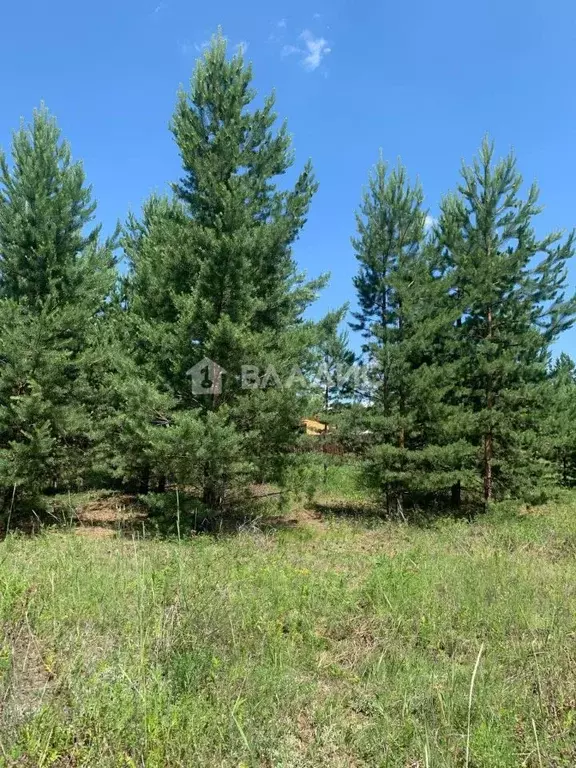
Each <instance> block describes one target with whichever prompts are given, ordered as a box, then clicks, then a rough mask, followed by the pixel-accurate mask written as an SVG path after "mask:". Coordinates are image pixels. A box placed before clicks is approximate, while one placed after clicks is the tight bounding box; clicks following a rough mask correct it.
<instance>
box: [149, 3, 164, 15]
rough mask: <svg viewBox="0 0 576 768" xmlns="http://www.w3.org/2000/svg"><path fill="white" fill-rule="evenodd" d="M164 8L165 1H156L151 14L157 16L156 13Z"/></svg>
mask: <svg viewBox="0 0 576 768" xmlns="http://www.w3.org/2000/svg"><path fill="white" fill-rule="evenodd" d="M165 8H168V3H165V2H160V3H158V5H157V6H156V8H154V10H153V11H152V15H153V16H157V15H158V14H159V13H160V12H161V11H163V10H164V9H165Z"/></svg>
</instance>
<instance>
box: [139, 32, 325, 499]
mask: <svg viewBox="0 0 576 768" xmlns="http://www.w3.org/2000/svg"><path fill="white" fill-rule="evenodd" d="M251 80H252V70H251V67H250V66H249V65H246V64H245V63H244V61H243V58H242V54H241V53H238V54H236V55H234V56H233V57H232V58H231V59H229V58H228V57H227V54H226V42H225V39H224V38H223V37H222V35H221V34H220V33H219V34H218V35H216V36H215V38H214V39H213V41H212V45H211V47H210V48H209V49H208V50H207V51H206V53H205V55H204V57H203V58H202V60H201V61H199V62H198V64H197V66H196V69H195V72H194V75H193V78H192V82H191V86H190V89H189V91H182V92H181V93H180V95H179V98H178V103H177V107H176V111H175V114H174V118H173V123H172V130H173V133H174V137H175V139H176V143H177V145H178V148H179V150H180V155H181V158H182V166H183V175H182V178H181V179H180V181H179V182H178V183H177V184H174V185H173V192H174V197H173V198H172V199H165V200H164V199H160V200H152V201H151V202H150V203H148V205H147V206H146V207H145V211H144V217H143V219H142V221H141V222H138V221H135V220H132V221H131V222H130V226H129V228H128V230H127V234H126V239H125V250H126V253H127V256H128V261H129V265H130V272H129V278H128V283H127V287H126V295H127V306H128V314H129V316H130V320H129V322H130V323H131V324H132V327H133V328H134V333H133V353H134V355H135V357H136V360H137V361H138V364H139V365H141V366H142V370H143V371H146V372H147V374H146V375H149V376H150V377H152V379H151V380H154V382H155V383H156V384H157V385H158V386H159V387H160V388H161V389H164V391H166V392H167V393H169V394H170V395H171V396H172V397H173V398H174V399H175V401H176V403H177V406H176V410H175V413H174V416H173V426H174V427H175V430H174V433H173V434H174V435H176V426H177V424H178V423H182V424H184V426H183V427H182V428H183V429H185V430H186V429H189V425H190V420H191V419H196V420H200V422H201V423H200V424H199V425H198V427H197V428H198V429H199V430H200V432H202V429H204V427H203V426H202V425H203V424H204V426H206V428H207V424H208V422H207V419H208V418H210V419H211V420H212V421H211V422H210V424H212V425H213V424H214V423H215V421H214V420H215V419H217V418H220V417H217V416H208V413H209V412H210V411H213V412H217V411H219V410H220V409H222V408H224V409H225V411H223V414H225V415H223V416H222V419H223V421H222V425H224V426H225V429H226V430H227V432H226V434H227V435H228V437H229V438H230V440H228V441H227V444H228V446H229V447H232V446H236V448H237V450H238V451H240V450H241V451H243V452H246V451H247V450H248V449H250V451H251V454H250V456H249V457H248V459H249V461H248V463H249V464H250V465H251V466H252V467H253V468H254V476H257V477H260V478H261V477H262V476H263V475H266V474H267V473H269V472H274V473H276V474H277V475H278V473H280V474H281V466H282V465H283V464H284V463H285V462H286V461H287V460H289V458H290V455H291V453H290V447H291V446H292V445H293V444H294V440H295V435H297V433H298V422H299V418H300V414H301V413H302V411H303V409H305V407H306V406H305V398H303V397H302V392H301V390H299V389H298V388H292V389H279V388H276V389H275V390H274V391H272V388H271V389H270V391H268V392H267V393H265V392H263V391H262V390H259V389H250V388H246V387H244V386H243V384H245V380H244V377H243V373H242V367H243V366H248V365H252V366H253V367H254V369H255V370H256V371H257V374H258V375H259V376H260V377H262V375H263V374H264V373H265V372H266V371H267V370H270V369H271V368H273V369H274V370H275V371H277V374H278V377H279V378H280V379H282V380H285V378H286V377H287V376H288V375H289V374H290V372H291V371H292V369H294V368H295V367H299V366H304V365H305V364H306V363H307V361H308V359H309V357H310V355H311V354H312V352H311V347H312V344H313V339H314V329H313V327H312V325H313V324H312V323H310V322H304V321H303V319H302V314H303V312H304V310H305V309H306V307H307V306H308V305H309V304H310V302H311V301H312V300H313V299H314V297H315V295H316V293H317V290H318V289H319V288H320V287H321V285H322V284H323V283H324V282H325V279H320V280H318V281H313V282H306V281H305V280H304V277H303V276H302V275H300V274H299V273H298V270H297V268H296V264H295V261H294V258H293V255H292V245H293V243H294V241H295V240H296V239H297V237H298V234H299V232H300V230H301V228H302V226H303V225H304V223H305V220H306V216H307V212H308V208H309V204H310V201H311V198H312V195H313V194H314V192H315V190H316V182H315V181H314V178H313V174H312V170H311V167H310V165H309V164H308V165H306V166H305V168H304V170H303V171H302V173H301V174H300V175H299V176H298V178H297V180H296V183H295V185H294V187H293V188H292V189H291V190H287V191H285V190H281V189H279V188H278V186H277V179H278V177H279V176H281V175H282V174H284V173H286V172H287V171H288V170H289V168H290V167H291V165H292V162H293V158H292V152H291V150H290V138H289V136H288V133H287V130H286V126H285V125H282V126H281V127H280V128H279V129H278V130H276V131H275V130H274V126H275V122H276V114H275V112H274V99H273V97H268V98H266V99H265V100H264V103H263V106H262V107H261V108H254V107H252V104H251V103H252V101H253V99H254V97H255V92H254V91H253V89H252V87H251ZM203 358H209V359H211V360H213V361H215V362H216V363H218V364H219V365H220V366H221V367H222V368H224V369H225V371H226V374H225V376H224V378H223V389H222V392H221V393H219V394H217V395H214V396H211V397H207V396H205V395H200V396H198V395H197V394H194V393H193V392H192V391H191V387H190V380H189V378H188V375H187V374H188V372H189V371H190V370H191V369H192V368H193V366H194V365H196V364H197V363H198V362H200V361H201V360H202V359H203ZM282 420H284V421H282ZM223 428H224V427H223ZM233 430H238V431H239V433H242V434H244V433H246V434H248V435H250V436H252V437H250V438H249V439H246V440H245V439H242V440H240V439H238V440H234V439H232V438H233V436H232V432H233ZM166 434H167V436H168V437H169V435H170V434H172V432H171V431H170V430H169V431H168V432H167V433H166ZM210 434H212V435H216V436H218V435H220V434H223V432H222V431H219V430H218V429H217V430H213V431H212V432H211V433H210ZM225 454H226V456H228V459H227V461H229V463H230V462H231V465H233V466H235V467H240V466H241V465H242V467H244V465H245V463H243V462H239V461H238V462H237V461H236V459H234V460H232V458H231V454H230V451H229V450H228V451H223V452H222V456H224V455H225ZM190 461H191V465H190V472H191V475H192V474H194V477H195V479H197V474H195V473H196V470H195V469H194V468H193V467H192V459H191V460H190ZM178 475H179V477H182V464H181V462H180V463H179V467H178ZM217 475H218V471H217V470H216V469H215V465H214V463H213V462H211V463H209V464H208V465H207V469H206V472H204V473H203V474H202V476H203V478H204V480H203V482H202V484H201V485H202V488H203V496H204V499H205V501H206V502H207V503H209V504H214V503H217V501H218V500H219V499H221V498H222V492H221V490H222V489H221V487H220V483H219V482H216V480H215V478H216V476H217ZM224 475H226V476H228V475H227V473H226V472H225V473H224ZM239 475H242V477H244V476H245V473H244V470H243V469H242V472H240V471H239Z"/></svg>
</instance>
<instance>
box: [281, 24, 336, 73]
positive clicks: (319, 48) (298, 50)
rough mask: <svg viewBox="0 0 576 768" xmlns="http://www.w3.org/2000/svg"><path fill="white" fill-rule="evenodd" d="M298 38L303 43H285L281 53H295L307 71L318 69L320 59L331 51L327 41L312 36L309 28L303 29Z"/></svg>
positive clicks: (290, 54)
mask: <svg viewBox="0 0 576 768" xmlns="http://www.w3.org/2000/svg"><path fill="white" fill-rule="evenodd" d="M300 40H302V41H303V43H304V45H303V46H302V45H292V44H286V45H283V46H282V50H281V55H282V57H285V56H292V55H293V54H297V55H298V56H299V57H300V61H301V63H302V66H303V67H304V69H306V70H307V71H308V72H313V71H314V70H315V69H318V67H319V66H320V64H321V63H322V60H323V59H324V57H325V56H327V55H328V54H329V53H330V52H331V48H330V46H329V45H328V41H327V40H325V39H324V38H323V37H314V35H313V34H312V32H310V30H309V29H305V30H304V31H303V32H302V34H301V35H300Z"/></svg>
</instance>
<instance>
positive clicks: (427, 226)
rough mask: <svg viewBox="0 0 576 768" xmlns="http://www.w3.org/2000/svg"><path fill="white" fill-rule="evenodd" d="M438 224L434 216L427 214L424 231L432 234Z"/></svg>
mask: <svg viewBox="0 0 576 768" xmlns="http://www.w3.org/2000/svg"><path fill="white" fill-rule="evenodd" d="M435 224H436V219H435V218H434V216H430V214H429V213H428V214H426V219H425V220H424V230H425V231H426V232H430V230H431V229H432V227H433V226H434V225H435Z"/></svg>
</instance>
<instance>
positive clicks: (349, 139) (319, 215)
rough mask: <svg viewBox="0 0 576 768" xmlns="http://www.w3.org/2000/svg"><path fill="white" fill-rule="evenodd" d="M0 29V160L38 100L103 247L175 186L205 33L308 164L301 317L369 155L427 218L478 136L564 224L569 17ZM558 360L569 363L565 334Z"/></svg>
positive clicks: (356, 12) (363, 1) (340, 238)
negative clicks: (175, 135) (56, 128)
mask: <svg viewBox="0 0 576 768" xmlns="http://www.w3.org/2000/svg"><path fill="white" fill-rule="evenodd" d="M1 20H2V30H3V35H2V47H1V48H0V97H1V98H0V145H1V146H3V147H4V148H7V147H8V144H9V140H10V133H11V131H12V129H13V128H15V127H17V125H18V122H19V119H20V117H22V116H23V117H25V118H28V117H29V116H30V114H31V112H32V109H33V107H34V106H36V105H38V104H39V103H40V101H41V100H44V101H45V102H46V104H47V106H48V107H49V109H50V110H51V111H52V112H53V113H54V114H56V116H57V117H58V120H59V123H60V126H61V127H62V129H63V132H64V134H65V136H66V137H67V138H68V139H69V140H70V141H71V143H72V148H73V152H74V155H75V156H76V157H80V158H83V160H84V163H85V168H86V172H87V176H88V179H89V180H90V182H91V183H92V184H93V186H94V191H95V195H96V197H97V200H98V203H99V208H98V216H99V218H100V220H102V221H103V223H104V226H105V229H106V230H110V229H111V228H112V227H113V226H114V223H115V221H116V219H118V218H120V219H124V218H125V215H126V213H127V212H128V211H129V210H134V211H137V210H138V209H139V207H140V205H141V203H142V201H143V199H145V198H146V197H147V196H148V195H149V193H150V192H152V191H154V190H165V189H166V185H167V182H169V181H171V180H174V179H176V178H177V176H178V173H179V163H178V155H177V151H176V147H175V145H174V143H173V140H172V137H171V134H170V133H169V131H168V128H167V126H168V122H169V119H170V116H171V113H172V110H173V107H174V103H175V96H176V91H177V88H178V85H179V84H180V83H186V82H187V81H188V79H189V76H190V73H191V71H192V67H193V65H194V61H195V59H196V58H197V56H198V55H199V52H200V51H201V50H202V46H203V44H204V43H205V41H207V40H208V39H209V38H210V36H211V34H212V33H213V32H214V30H215V29H216V27H217V26H218V25H219V24H220V25H222V27H223V30H224V33H225V35H226V36H227V37H228V39H229V41H230V44H231V45H232V46H236V45H243V46H244V47H245V48H246V56H247V58H248V59H250V60H251V61H252V62H253V64H254V68H255V86H256V88H257V89H258V90H259V92H260V94H263V93H267V92H269V91H270V90H271V89H272V88H273V87H274V88H275V89H276V93H277V108H278V112H279V115H280V116H281V117H286V118H287V119H288V126H289V129H290V131H291V133H292V134H293V136H294V146H295V150H296V158H297V166H298V167H300V166H301V165H302V164H303V163H304V161H305V160H306V159H307V158H308V157H310V158H312V160H313V163H314V166H315V169H316V173H317V176H318V179H319V181H320V191H319V192H318V195H317V197H316V199H315V200H314V203H313V206H312V210H311V213H310V218H309V222H308V225H307V227H306V229H305V231H304V233H303V236H302V238H301V240H300V241H299V243H298V245H297V248H296V255H297V258H298V261H299V263H300V264H301V265H302V267H303V268H305V269H306V270H307V271H308V272H309V274H310V275H316V274H318V273H320V272H323V271H326V270H329V271H330V272H331V273H332V281H331V284H330V287H329V288H328V289H327V290H326V291H325V293H324V295H323V297H322V300H321V301H320V302H319V305H318V308H317V310H318V313H320V312H322V311H323V310H325V309H327V308H328V307H334V306H337V305H339V304H340V303H342V302H343V301H345V300H346V299H349V298H351V297H353V291H352V284H351V279H352V276H353V275H354V273H355V271H356V263H355V259H354V255H353V252H352V249H351V246H350V236H351V235H352V234H353V232H354V210H355V208H356V207H357V206H358V203H359V200H360V195H361V190H362V186H363V184H364V183H365V181H366V178H367V174H368V171H369V169H370V167H371V166H372V165H373V164H374V162H375V161H376V160H377V157H378V151H379V149H380V148H382V151H383V154H384V156H385V157H386V158H387V159H389V160H390V161H392V162H394V161H395V159H396V158H397V157H398V156H401V158H402V160H403V161H404V163H405V164H406V165H407V167H408V169H409V172H410V173H411V175H412V176H416V175H417V176H419V178H420V180H421V182H422V184H423V185H424V190H425V193H426V200H427V205H428V206H429V207H430V210H431V213H432V214H434V213H435V212H436V210H437V205H438V201H439V199H440V197H441V195H442V194H443V193H444V192H446V191H448V190H449V189H451V188H453V187H454V185H455V184H456V183H457V180H458V169H459V165H460V161H461V159H462V158H466V159H470V158H471V156H472V155H473V154H474V152H475V151H476V149H477V147H478V145H479V143H480V141H481V138H482V136H483V134H484V133H486V132H489V133H490V134H491V135H492V136H493V137H494V139H495V140H496V145H497V152H498V153H500V154H503V153H505V152H506V151H507V150H508V149H509V148H510V147H513V148H514V149H515V150H516V152H517V155H518V159H519V166H520V169H521V171H522V173H523V175H524V177H525V179H526V180H527V181H531V180H533V179H536V180H537V181H538V182H539V184H540V186H541V191H542V198H541V199H542V202H543V203H544V204H545V206H546V209H545V212H544V213H543V214H542V216H541V217H540V223H539V229H541V230H542V232H544V231H547V230H549V229H555V228H561V229H570V228H571V227H572V226H574V225H575V224H576V195H575V193H574V191H573V181H574V179H575V178H576V92H575V86H574V81H575V76H576V6H575V5H574V0H547V1H546V2H544V1H543V0H538V1H537V0H499V1H498V2H495V1H494V0H484V1H483V2H482V4H480V3H467V2H464V0H440V2H436V3H430V2H423V0H413V2H412V3H396V2H374V1H373V2H368V1H367V0H355V1H354V2H352V1H351V0H337V1H336V2H330V3H327V2H325V0H311V1H310V2H302V1H301V0H297V1H296V2H291V3H287V2H276V3H270V2H262V1H261V0H259V1H258V2H254V1H251V2H242V3H239V2H232V0H224V2H212V3H210V2H208V3H206V2H204V3H193V2H191V0H99V2H97V3H94V2H87V3H80V2H78V0H51V2H49V3H47V2H45V0H27V2H9V1H8V2H6V3H5V4H3V9H2V16H1ZM570 283H571V287H572V288H573V289H574V288H576V265H574V266H573V267H572V268H571V271H570ZM559 346H560V348H562V349H566V351H568V352H570V353H571V354H574V355H576V330H572V331H570V332H569V333H568V334H566V335H565V336H564V338H563V339H562V341H561V343H560V345H559Z"/></svg>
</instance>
